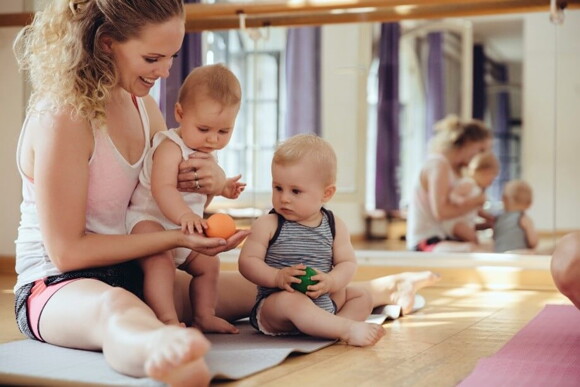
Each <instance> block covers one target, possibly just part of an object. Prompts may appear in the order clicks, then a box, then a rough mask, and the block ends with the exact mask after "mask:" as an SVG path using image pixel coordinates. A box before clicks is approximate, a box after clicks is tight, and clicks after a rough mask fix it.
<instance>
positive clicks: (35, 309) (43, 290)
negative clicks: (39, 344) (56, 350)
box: [26, 278, 80, 341]
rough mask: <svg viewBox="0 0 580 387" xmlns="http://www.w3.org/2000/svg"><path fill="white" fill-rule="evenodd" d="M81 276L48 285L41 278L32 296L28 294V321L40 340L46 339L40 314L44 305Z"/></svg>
mask: <svg viewBox="0 0 580 387" xmlns="http://www.w3.org/2000/svg"><path fill="white" fill-rule="evenodd" d="M77 279H80V278H75V279H71V280H67V281H63V282H59V283H58V284H54V285H49V286H46V284H45V283H44V279H39V280H37V281H35V282H34V286H33V287H32V290H31V291H30V296H28V300H27V301H26V302H27V304H26V306H27V310H28V322H29V324H30V329H32V333H34V336H36V338H37V339H38V340H40V341H44V339H43V338H42V336H41V335H40V327H39V325H40V315H41V314H42V311H43V309H44V306H45V305H46V303H47V302H48V300H50V298H51V297H52V296H53V295H54V293H56V292H57V291H58V290H59V289H60V288H62V287H63V286H65V285H67V284H70V283H71V282H74V281H76V280H77Z"/></svg>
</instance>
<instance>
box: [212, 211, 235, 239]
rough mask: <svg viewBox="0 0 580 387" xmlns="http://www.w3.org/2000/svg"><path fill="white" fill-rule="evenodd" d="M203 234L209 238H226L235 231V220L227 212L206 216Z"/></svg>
mask: <svg viewBox="0 0 580 387" xmlns="http://www.w3.org/2000/svg"><path fill="white" fill-rule="evenodd" d="M207 226H208V227H207V228H206V229H205V235H207V236H208V237H210V238H224V239H228V238H229V237H231V236H232V235H234V234H235V233H236V222H234V219H233V218H232V217H231V216H229V215H228V214H213V215H212V216H210V217H209V218H207Z"/></svg>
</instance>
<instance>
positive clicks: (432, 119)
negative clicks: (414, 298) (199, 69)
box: [202, 15, 554, 250]
mask: <svg viewBox="0 0 580 387" xmlns="http://www.w3.org/2000/svg"><path fill="white" fill-rule="evenodd" d="M542 16H546V15H542ZM527 18H528V15H507V16H493V17H478V18H462V19H449V20H444V21H441V20H438V21H425V20H423V21H404V22H401V23H400V24H390V25H382V26H381V24H379V23H372V24H370V23H369V24H344V25H326V26H323V27H320V28H316V27H302V28H298V29H286V28H270V29H259V30H256V29H246V30H224V31H212V32H204V33H203V34H202V36H203V42H204V47H205V49H204V62H205V63H212V62H226V63H228V65H229V66H230V67H231V68H233V69H234V71H235V72H236V74H237V75H238V77H239V78H240V79H241V80H242V83H243V85H244V92H245V99H244V104H243V108H242V112H241V113H240V117H239V119H238V122H237V125H238V127H237V129H236V131H235V136H236V138H234V139H232V142H231V145H232V146H231V147H229V149H228V151H227V152H223V153H222V154H221V155H220V161H221V162H222V164H223V165H224V166H225V167H226V170H227V171H228V174H237V173H242V174H243V175H244V179H245V181H247V182H248V189H247V191H246V192H245V194H244V196H243V197H242V198H241V199H239V200H237V201H236V202H223V201H222V202H219V201H218V202H216V203H215V205H214V208H215V209H217V208H224V207H225V208H228V207H231V210H230V211H232V212H233V213H234V214H236V213H237V214H239V217H240V218H251V217H252V216H253V215H255V214H256V213H259V212H260V211H264V210H267V209H268V208H269V205H270V195H269V192H270V177H269V160H270V158H271V155H272V152H273V149H274V147H275V144H276V143H277V142H278V141H279V140H281V139H283V138H286V137H287V136H289V135H291V134H294V133H298V132H317V133H319V134H321V135H322V136H324V137H325V138H327V139H328V140H329V141H331V142H332V143H333V145H334V147H335V148H336V150H337V153H338V154H339V155H340V157H339V159H340V161H339V181H338V192H339V193H338V195H337V196H336V197H335V199H333V201H332V203H330V204H329V208H331V209H333V210H335V211H337V212H339V214H340V216H341V217H343V218H345V219H348V221H349V227H350V230H351V233H352V234H353V241H355V242H356V243H357V244H358V242H363V243H362V244H361V246H363V248H376V249H394V250H404V249H408V248H413V246H408V245H407V243H406V242H405V240H404V238H405V233H406V229H407V227H406V226H407V215H408V207H409V201H410V199H409V198H410V197H411V195H412V191H413V187H414V184H415V183H416V180H417V175H418V173H419V170H420V169H421V166H422V165H423V162H424V160H425V159H426V155H427V153H428V151H429V141H430V139H431V138H432V136H433V127H434V124H435V123H436V122H437V121H438V120H439V119H441V118H444V117H446V116H448V115H449V114H454V115H456V116H457V117H459V119H460V120H462V121H467V120H469V119H471V118H477V119H479V120H481V121H483V122H484V124H485V125H486V126H487V127H489V128H490V129H491V130H492V137H493V148H492V151H493V153H494V154H495V156H496V158H497V159H498V161H499V163H500V168H499V171H498V173H497V177H496V178H495V179H494V180H493V183H492V184H491V186H490V187H488V188H487V189H486V190H485V193H486V199H487V200H486V202H485V204H484V208H485V210H486V211H488V212H489V213H491V214H492V215H497V214H499V213H501V212H502V210H503V202H502V190H503V187H504V185H505V183H506V182H508V181H510V180H515V179H524V180H526V179H527V176H526V173H525V172H526V169H527V168H526V165H525V157H523V156H522V152H523V151H522V149H523V146H524V143H525V142H526V139H525V138H524V137H525V135H524V134H523V133H524V132H525V131H524V130H523V129H522V128H523V127H524V125H525V124H524V122H523V121H524V120H523V118H522V117H523V114H522V109H523V107H522V99H523V98H524V91H523V90H524V89H525V85H524V83H525V82H524V81H523V75H522V74H523V68H524V67H525V58H524V57H525V55H524V51H525V49H524V45H525V44H526V42H525V37H524V29H525V25H526V23H528V24H529V23H531V21H527V20H528V19H527ZM385 26H388V28H391V29H393V26H396V29H397V37H398V39H397V44H396V46H398V47H397V51H396V54H395V53H394V52H390V53H389V54H388V55H389V56H388V57H387V60H386V61H385V63H383V64H382V69H381V68H380V67H381V60H380V56H381V52H380V51H381V50H380V47H381V35H384V34H385V33H386V32H385V31H384V30H385V28H386V27H385ZM546 28H553V27H551V26H550V25H548V26H546ZM381 29H382V30H383V31H381ZM388 32H389V31H387V33H388ZM394 35H395V34H394V33H393V32H392V31H391V36H390V37H391V40H392V38H393V36H394ZM528 50H529V49H528ZM393 58H395V59H393ZM389 61H390V62H389ZM385 68H387V69H390V70H391V74H390V76H391V79H387V80H386V81H384V80H383V81H384V82H385V83H384V84H386V85H392V84H397V85H398V97H397V99H396V101H388V102H387V103H385V99H384V98H383V99H382V100H381V99H380V98H379V95H380V93H381V92H382V93H383V96H384V95H389V93H391V94H392V93H393V91H392V90H389V89H387V88H386V86H385V88H383V89H381V86H379V85H380V79H379V78H380V76H379V74H384V69H385ZM393 68H396V76H395V75H393V74H395V73H394V72H392V69H393ZM381 70H383V72H381ZM552 87H553V85H552ZM345 91H346V92H345ZM316 96H319V98H316ZM389 103H390V104H391V107H389V106H388V104H389ZM547 108H548V109H549V108H550V107H547ZM380 109H387V122H386V123H382V124H383V125H386V126H387V127H389V126H390V127H391V128H392V127H395V129H396V133H392V132H388V131H387V134H386V136H387V137H384V136H385V134H383V135H382V136H383V137H380V136H379V135H378V134H377V133H378V132H377V127H378V126H379V125H380V122H379V121H378V119H377V114H378V110H380ZM389 109H390V110H389ZM553 132H554V131H553V125H552V124H550V125H546V127H545V128H544V133H543V134H542V137H543V139H544V141H548V140H549V139H551V137H552V136H553ZM389 136H391V137H389ZM377 143H383V144H387V145H385V146H382V149H384V150H385V152H384V153H385V154H380V152H379V153H378V154H377ZM377 160H379V161H377ZM546 172H547V173H548V174H549V173H551V172H550V171H546ZM377 174H378V175H379V176H377ZM381 174H382V177H381V176H380V175H381ZM533 177H534V178H533V179H532V181H528V183H529V184H530V185H531V188H532V192H534V196H535V198H534V200H533V204H532V205H531V207H530V210H529V211H526V213H529V214H528V215H529V216H530V218H532V220H533V221H534V226H535V229H536V231H537V233H538V235H539V244H538V245H539V247H540V248H541V249H549V248H550V246H551V244H552V243H553V234H554V224H553V222H552V221H547V220H548V219H553V217H545V216H544V217H538V216H537V214H545V213H548V214H549V213H551V212H553V197H547V196H546V195H543V194H542V193H541V192H540V194H539V195H538V193H537V192H535V188H536V186H537V185H538V182H539V181H540V180H535V179H537V178H536V177H535V176H533ZM381 184H382V185H381ZM540 184H543V183H540ZM538 199H540V201H539V200H538ZM546 199H547V200H546ZM377 209H378V210H377ZM477 235H478V239H479V240H481V242H482V243H483V244H484V245H485V247H484V248H486V249H491V247H489V243H491V242H492V232H491V230H487V231H480V232H478V233H477ZM385 237H386V239H385ZM367 242H368V243H367Z"/></svg>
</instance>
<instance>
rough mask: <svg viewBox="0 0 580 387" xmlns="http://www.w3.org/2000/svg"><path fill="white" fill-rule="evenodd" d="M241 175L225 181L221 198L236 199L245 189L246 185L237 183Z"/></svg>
mask: <svg viewBox="0 0 580 387" xmlns="http://www.w3.org/2000/svg"><path fill="white" fill-rule="evenodd" d="M241 177H242V175H237V176H234V177H230V178H227V179H226V185H225V186H224V190H223V192H222V196H223V197H225V198H228V199H237V198H238V197H239V196H240V194H241V193H242V192H243V191H244V189H245V188H246V183H242V182H239V181H238V180H240V178H241Z"/></svg>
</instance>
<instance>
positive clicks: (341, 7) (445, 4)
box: [0, 0, 580, 31]
mask: <svg viewBox="0 0 580 387" xmlns="http://www.w3.org/2000/svg"><path fill="white" fill-rule="evenodd" d="M556 3H557V7H558V8H560V9H564V8H568V9H580V0H557V1H556ZM185 10H186V28H187V30H188V31H203V30H221V29H234V28H236V29H237V28H239V23H240V19H239V15H240V14H244V15H245V17H244V20H245V24H246V26H247V27H254V28H255V27H265V26H305V25H321V24H334V23H356V22H387V21H397V20H403V19H436V18H444V17H461V16H480V15H494V14H507V13H522V12H549V11H550V0H473V1H465V0H286V1H271V2H259V3H248V2H244V3H235V2H232V3H218V4H186V5H185ZM32 15H33V14H32V13H30V12H28V13H26V12H25V13H17V14H14V13H13V14H0V27H2V26H22V25H25V24H27V23H29V22H30V20H32Z"/></svg>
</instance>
